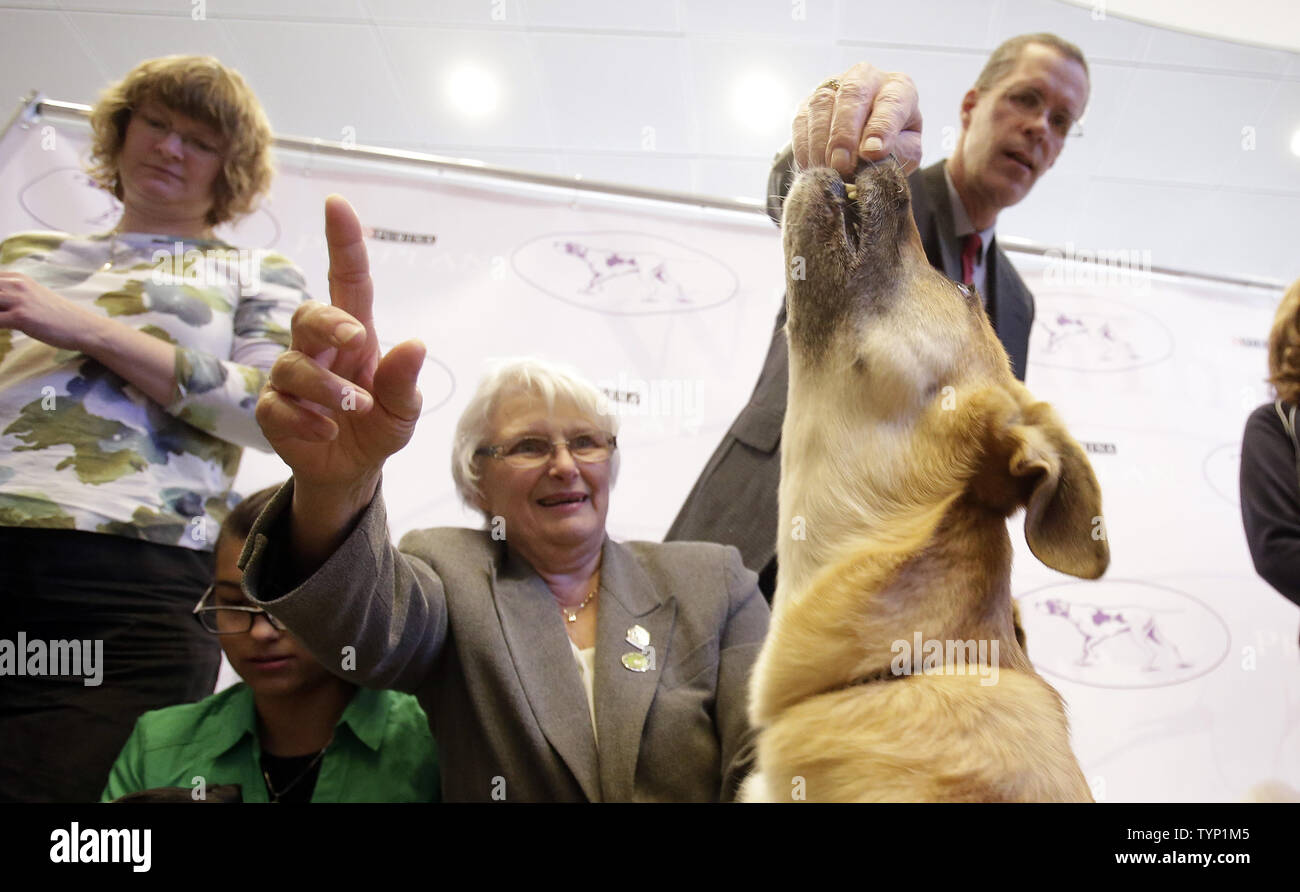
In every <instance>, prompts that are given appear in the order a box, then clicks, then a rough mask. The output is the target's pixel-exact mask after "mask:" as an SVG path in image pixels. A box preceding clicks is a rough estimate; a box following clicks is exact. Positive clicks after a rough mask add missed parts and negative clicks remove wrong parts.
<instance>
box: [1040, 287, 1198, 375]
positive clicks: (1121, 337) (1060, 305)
mask: <svg viewBox="0 0 1300 892" xmlns="http://www.w3.org/2000/svg"><path fill="white" fill-rule="evenodd" d="M1035 300H1036V301H1037V304H1038V308H1037V312H1036V314H1035V317H1034V326H1033V328H1032V329H1031V330H1030V333H1029V355H1030V356H1032V357H1033V358H1034V362H1035V363H1036V364H1040V365H1045V366H1048V367H1050V368H1057V369H1071V370H1074V371H1080V372H1119V371H1124V370H1126V369H1135V368H1139V367H1140V366H1144V365H1152V364H1154V363H1157V362H1160V361H1161V360H1163V359H1167V358H1169V356H1170V355H1172V353H1173V352H1174V338H1173V335H1171V334H1170V333H1169V329H1168V328H1166V327H1165V325H1164V323H1163V322H1161V321H1160V320H1159V319H1157V318H1156V317H1155V316H1152V315H1151V314H1150V313H1145V312H1143V311H1142V310H1137V309H1134V308H1133V307H1130V306H1128V305H1127V304H1124V303H1121V302H1119V301H1117V300H1110V299H1107V298H1104V297H1097V296H1096V295H1076V294H1062V293H1057V294H1052V293H1050V292H1049V293H1046V294H1042V295H1035Z"/></svg>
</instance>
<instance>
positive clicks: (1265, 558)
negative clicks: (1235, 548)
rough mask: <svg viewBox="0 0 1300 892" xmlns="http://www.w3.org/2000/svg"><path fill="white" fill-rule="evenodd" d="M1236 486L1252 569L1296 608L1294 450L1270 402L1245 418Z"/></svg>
mask: <svg viewBox="0 0 1300 892" xmlns="http://www.w3.org/2000/svg"><path fill="white" fill-rule="evenodd" d="M1283 408H1284V409H1286V408H1288V407H1287V406H1286V405H1285V404H1284V405H1283ZM1297 420H1298V421H1300V415H1298V416H1297ZM1240 487H1241V522H1242V525H1243V526H1244V527H1245V528H1246V544H1247V545H1249V546H1250V556H1251V559H1252V560H1254V562H1255V570H1256V571H1257V572H1258V573H1259V575H1260V576H1262V577H1263V578H1264V581H1265V582H1267V583H1268V584H1269V585H1271V586H1273V588H1275V589H1277V590H1278V591H1279V592H1280V593H1281V594H1282V595H1284V596H1285V597H1286V598H1288V599H1290V600H1291V601H1293V602H1294V603H1295V604H1297V605H1300V479H1297V472H1296V453H1295V446H1294V445H1292V443H1291V438H1290V437H1289V436H1288V435H1287V433H1286V430H1285V429H1284V428H1283V427H1282V419H1280V418H1278V415H1277V411H1276V410H1275V409H1274V408H1273V404H1272V403H1267V404H1265V405H1263V406H1260V407H1259V408H1258V409H1256V410H1255V411H1254V412H1252V413H1250V417H1249V418H1248V419H1246V431H1245V434H1244V435H1243V436H1242V440H1241V478H1240Z"/></svg>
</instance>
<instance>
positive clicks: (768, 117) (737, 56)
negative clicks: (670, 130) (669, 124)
mask: <svg viewBox="0 0 1300 892" xmlns="http://www.w3.org/2000/svg"><path fill="white" fill-rule="evenodd" d="M688 47H689V60H690V62H689V69H688V72H689V76H690V77H689V83H690V84H691V85H692V86H693V90H694V91H693V95H692V97H691V104H690V107H689V111H690V113H691V115H692V118H693V120H694V124H695V128H696V131H697V132H698V133H699V145H698V151H699V152H700V153H701V154H704V155H710V156H712V155H725V156H734V157H741V158H743V157H746V156H748V157H749V158H750V159H751V160H752V159H753V158H755V157H757V158H759V159H766V158H770V157H771V155H772V153H773V152H774V151H775V150H777V149H779V148H780V147H781V146H783V145H785V144H786V143H787V142H788V141H789V140H790V122H791V120H793V118H794V115H795V110H796V109H797V108H798V105H799V101H800V100H801V99H802V98H803V97H804V95H805V94H807V93H808V91H810V90H811V89H812V88H813V87H814V86H815V85H816V84H817V83H818V82H820V81H821V80H822V79H823V78H824V77H826V76H827V75H828V74H831V73H833V72H830V71H828V70H827V62H826V53H825V51H824V50H823V49H822V48H821V47H818V46H815V45H809V44H806V43H787V42H784V41H777V40H770V39H760V38H746V39H741V38H730V39H720V38H705V37H698V38H695V39H693V40H691V41H689V42H688Z"/></svg>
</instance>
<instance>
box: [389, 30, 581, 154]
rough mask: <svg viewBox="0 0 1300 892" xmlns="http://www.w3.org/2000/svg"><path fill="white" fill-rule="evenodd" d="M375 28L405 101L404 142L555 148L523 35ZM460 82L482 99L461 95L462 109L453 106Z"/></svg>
mask: <svg viewBox="0 0 1300 892" xmlns="http://www.w3.org/2000/svg"><path fill="white" fill-rule="evenodd" d="M377 33H378V34H379V38H380V40H381V42H382V44H383V46H384V48H385V51H386V54H387V58H388V60H389V63H390V65H391V67H392V71H393V77H394V82H395V83H396V85H397V86H396V89H397V91H398V92H399V93H400V95H401V96H402V102H403V104H404V106H405V107H404V114H405V115H406V117H407V119H408V121H409V125H408V130H407V132H406V136H407V138H408V139H410V140H413V141H415V142H418V143H421V144H424V145H444V146H474V145H481V146H485V147H488V148H492V149H503V148H510V147H520V148H524V147H538V148H540V147H546V148H549V149H551V150H554V148H555V146H556V144H557V143H556V133H555V130H554V127H553V126H552V122H553V117H554V116H553V114H552V109H551V108H550V106H548V104H547V102H546V98H545V93H544V91H543V89H542V85H541V80H540V72H539V66H538V64H537V61H536V58H535V55H534V51H533V43H532V39H531V37H530V36H529V35H528V34H526V33H524V32H522V31H514V30H506V29H498V30H492V29H485V30H447V29H441V28H427V27H416V28H412V27H406V28H395V27H389V26H384V27H380V28H378V29H377ZM462 79H465V80H464V81H462ZM458 83H459V84H460V85H461V86H462V87H463V88H464V89H466V90H467V91H468V93H469V94H470V95H471V96H472V94H473V91H474V90H476V89H477V90H481V91H482V98H479V99H468V100H466V101H467V102H468V105H469V109H468V110H467V111H463V110H461V109H460V108H458V107H457V100H456V98H455V97H456V95H457V94H456V87H457V84H458ZM490 97H495V98H494V99H493V100H491V101H490V99H489V98H490Z"/></svg>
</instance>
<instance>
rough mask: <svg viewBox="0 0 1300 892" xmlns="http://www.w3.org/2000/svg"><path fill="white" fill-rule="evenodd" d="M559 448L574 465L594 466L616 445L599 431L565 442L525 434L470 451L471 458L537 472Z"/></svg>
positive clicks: (614, 439) (579, 435)
mask: <svg viewBox="0 0 1300 892" xmlns="http://www.w3.org/2000/svg"><path fill="white" fill-rule="evenodd" d="M561 446H563V447H564V448H565V449H567V450H569V455H571V456H573V460H574V461H580V462H582V463H583V464H588V465H594V464H599V463H600V462H603V461H606V460H607V459H608V458H609V457H610V456H611V455H613V453H614V450H615V449H616V448H617V447H618V441H617V439H616V438H615V437H614V435H613V434H606V433H601V432H600V431H592V432H588V433H584V434H578V435H576V436H573V437H570V438H569V439H567V440H550V439H547V438H546V437H542V436H538V435H537V434H525V435H524V436H522V437H515V438H514V439H513V440H507V441H506V442H505V443H501V444H500V445H497V446H481V447H479V448H478V449H475V450H474V454H475V455H485V456H487V457H488V458H495V459H500V460H501V461H503V462H505V463H506V464H507V465H509V466H510V467H512V468H520V469H525V468H540V467H541V466H542V465H544V464H546V463H547V462H549V461H550V460H551V459H552V458H553V457H554V456H555V454H556V452H557V451H558V450H559V448H560V447H561Z"/></svg>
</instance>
